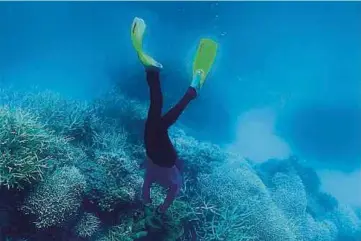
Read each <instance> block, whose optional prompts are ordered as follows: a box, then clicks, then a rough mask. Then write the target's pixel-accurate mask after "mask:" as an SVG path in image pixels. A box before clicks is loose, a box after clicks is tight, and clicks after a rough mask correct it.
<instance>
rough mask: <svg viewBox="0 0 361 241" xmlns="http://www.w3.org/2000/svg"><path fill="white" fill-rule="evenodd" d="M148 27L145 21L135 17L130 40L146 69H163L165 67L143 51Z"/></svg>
mask: <svg viewBox="0 0 361 241" xmlns="http://www.w3.org/2000/svg"><path fill="white" fill-rule="evenodd" d="M146 28H147V25H146V24H145V22H144V20H143V19H141V18H138V17H135V18H134V20H133V23H132V27H131V30H130V38H131V40H132V44H133V47H134V49H135V51H136V52H137V54H138V57H139V60H140V61H141V62H142V64H143V65H144V66H146V67H150V66H153V67H156V68H163V66H162V65H161V64H160V63H158V62H157V61H156V60H154V59H153V58H152V57H151V56H149V55H147V54H146V53H144V51H143V36H144V32H145V29H146Z"/></svg>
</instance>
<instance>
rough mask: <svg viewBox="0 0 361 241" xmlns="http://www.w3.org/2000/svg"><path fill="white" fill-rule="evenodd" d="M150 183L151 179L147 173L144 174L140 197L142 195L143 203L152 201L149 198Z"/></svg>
mask: <svg viewBox="0 0 361 241" xmlns="http://www.w3.org/2000/svg"><path fill="white" fill-rule="evenodd" d="M151 184H152V180H151V177H150V175H149V174H147V173H146V174H145V178H144V182H143V187H142V197H143V203H144V204H149V203H151V202H152V199H151V198H150V186H151Z"/></svg>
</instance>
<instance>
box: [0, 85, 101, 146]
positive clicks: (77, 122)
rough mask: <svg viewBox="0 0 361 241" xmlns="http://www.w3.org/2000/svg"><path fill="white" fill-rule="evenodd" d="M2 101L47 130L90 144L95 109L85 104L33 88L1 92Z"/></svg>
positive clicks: (94, 120)
mask: <svg viewBox="0 0 361 241" xmlns="http://www.w3.org/2000/svg"><path fill="white" fill-rule="evenodd" d="M1 91H2V93H3V94H4V96H3V97H2V98H3V101H4V102H5V101H6V103H7V104H8V105H11V106H13V107H20V108H23V109H27V110H28V111H30V112H31V113H32V114H33V115H35V116H37V117H38V119H39V121H40V122H41V123H42V124H43V125H45V126H46V127H47V128H49V129H51V130H53V131H54V132H55V133H56V134H60V135H62V136H65V137H67V138H70V139H72V140H75V141H77V142H82V143H83V144H85V145H91V144H92V135H93V128H94V127H93V125H94V123H97V119H96V117H95V115H94V108H93V107H92V106H90V105H89V104H88V103H87V102H80V101H77V100H72V99H66V98H64V97H63V96H61V95H60V94H58V93H56V92H53V91H50V90H46V91H40V90H38V89H36V88H34V89H32V90H31V91H28V92H24V93H22V92H18V91H13V90H11V89H2V90H1Z"/></svg>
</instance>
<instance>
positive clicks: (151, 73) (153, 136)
mask: <svg viewBox="0 0 361 241" xmlns="http://www.w3.org/2000/svg"><path fill="white" fill-rule="evenodd" d="M145 28H146V26H145V23H144V20H142V19H140V18H135V19H134V21H133V24H132V29H131V37H132V42H133V46H134V48H135V49H136V51H137V54H138V58H139V59H140V61H141V63H142V64H143V66H144V67H145V72H146V81H147V84H148V86H149V91H150V106H149V109H148V116H147V120H146V123H145V130H144V144H145V150H146V155H147V158H146V161H145V162H144V163H143V165H142V167H143V168H145V175H144V182H143V187H142V198H143V203H144V204H145V205H149V204H151V197H150V189H151V185H152V183H158V184H160V185H161V186H163V187H164V188H168V192H167V196H166V198H165V200H164V202H163V203H162V204H161V205H160V206H159V207H158V209H157V211H158V212H160V213H164V212H165V211H166V210H167V209H168V208H169V206H170V205H171V204H172V203H173V201H174V199H175V198H176V196H177V195H178V194H179V192H180V190H181V187H182V184H183V177H182V172H183V161H181V160H180V159H179V157H178V154H177V151H176V150H175V148H174V146H173V144H172V142H171V140H170V137H169V134H168V129H169V128H170V127H171V126H172V125H173V124H174V123H175V122H176V121H177V120H178V118H179V117H180V115H181V114H182V113H183V111H184V110H185V109H186V107H187V106H188V104H189V103H190V102H191V101H192V100H194V99H195V98H196V97H197V95H198V93H199V91H200V89H201V87H202V85H203V83H204V81H205V77H206V75H207V74H208V72H209V70H210V67H211V66H212V64H213V61H214V58H215V53H216V49H217V45H216V43H215V42H214V41H212V40H210V39H202V40H201V42H200V44H199V46H198V51H197V54H196V57H195V60H194V65H193V79H192V82H191V84H190V86H189V87H188V89H187V91H186V92H185V94H184V96H183V97H182V98H181V100H180V101H179V102H178V103H177V104H176V105H175V106H174V107H173V108H171V109H170V110H169V111H168V112H167V113H166V114H165V115H162V108H163V95H162V90H161V84H160V72H161V69H162V68H163V67H162V65H161V64H160V63H158V62H157V61H155V60H154V59H153V58H152V57H150V56H149V55H147V54H145V53H144V52H143V50H142V40H143V34H144V31H145Z"/></svg>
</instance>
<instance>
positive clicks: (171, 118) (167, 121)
mask: <svg viewBox="0 0 361 241" xmlns="http://www.w3.org/2000/svg"><path fill="white" fill-rule="evenodd" d="M196 96H197V91H196V90H195V88H193V87H189V88H188V90H187V92H186V93H185V94H184V96H183V97H182V99H181V100H180V101H179V102H178V103H177V104H176V105H175V106H174V107H173V108H171V109H170V110H169V111H168V112H167V113H166V114H165V115H164V116H163V117H162V125H163V126H164V127H165V128H169V127H170V126H171V125H173V124H174V123H175V122H176V121H177V119H178V118H179V116H180V115H181V114H182V113H183V111H184V109H185V108H186V107H187V106H188V104H189V103H190V102H191V101H192V100H193V99H194V98H196Z"/></svg>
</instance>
